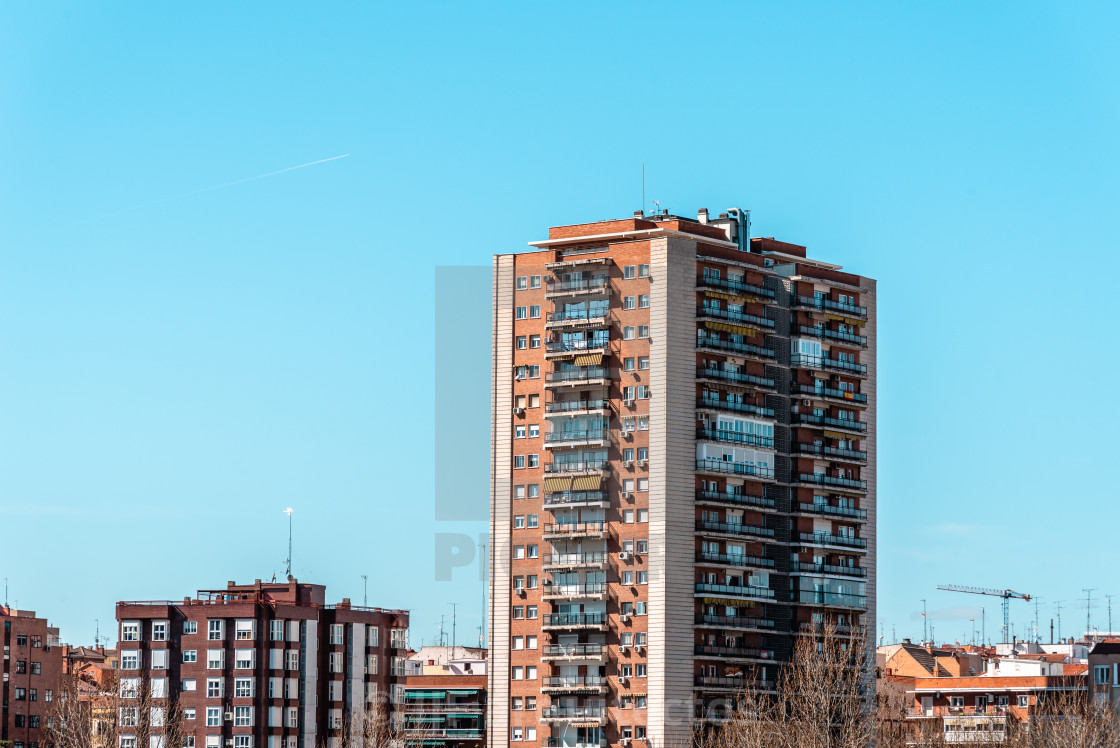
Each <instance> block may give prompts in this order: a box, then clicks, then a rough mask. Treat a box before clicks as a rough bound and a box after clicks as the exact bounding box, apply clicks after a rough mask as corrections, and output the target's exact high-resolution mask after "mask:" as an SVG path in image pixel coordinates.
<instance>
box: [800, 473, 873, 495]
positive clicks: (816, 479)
mask: <svg viewBox="0 0 1120 748" xmlns="http://www.w3.org/2000/svg"><path fill="white" fill-rule="evenodd" d="M797 481H798V482H799V483H812V484H813V485H816V486H836V487H838V488H854V489H858V490H860V491H866V490H867V481H865V480H856V479H855V478H841V477H839V476H836V475H825V474H824V473H798V475H797Z"/></svg>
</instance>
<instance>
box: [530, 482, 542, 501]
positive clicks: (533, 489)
mask: <svg viewBox="0 0 1120 748" xmlns="http://www.w3.org/2000/svg"><path fill="white" fill-rule="evenodd" d="M540 495H541V487H540V486H538V485H536V484H533V485H530V486H529V498H530V499H535V498H537V497H538V496H540Z"/></svg>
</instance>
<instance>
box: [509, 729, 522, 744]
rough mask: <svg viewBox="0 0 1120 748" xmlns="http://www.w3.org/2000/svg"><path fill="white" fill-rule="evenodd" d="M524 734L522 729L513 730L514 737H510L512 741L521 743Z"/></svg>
mask: <svg viewBox="0 0 1120 748" xmlns="http://www.w3.org/2000/svg"><path fill="white" fill-rule="evenodd" d="M522 732H523V731H522V728H520V727H515V728H513V736H512V737H510V740H512V741H518V742H520V741H521V740H522V739H523V738H522Z"/></svg>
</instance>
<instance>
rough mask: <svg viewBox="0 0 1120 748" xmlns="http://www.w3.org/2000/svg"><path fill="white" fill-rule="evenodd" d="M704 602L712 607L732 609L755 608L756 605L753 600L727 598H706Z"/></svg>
mask: <svg viewBox="0 0 1120 748" xmlns="http://www.w3.org/2000/svg"><path fill="white" fill-rule="evenodd" d="M704 602H706V603H711V604H712V605H727V606H729V607H732V608H753V607H754V606H755V603H754V602H753V601H751V600H729V599H728V598H726V597H705V598H704Z"/></svg>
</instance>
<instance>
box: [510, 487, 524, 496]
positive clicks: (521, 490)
mask: <svg viewBox="0 0 1120 748" xmlns="http://www.w3.org/2000/svg"><path fill="white" fill-rule="evenodd" d="M513 498H515V499H523V498H525V486H514V487H513Z"/></svg>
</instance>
